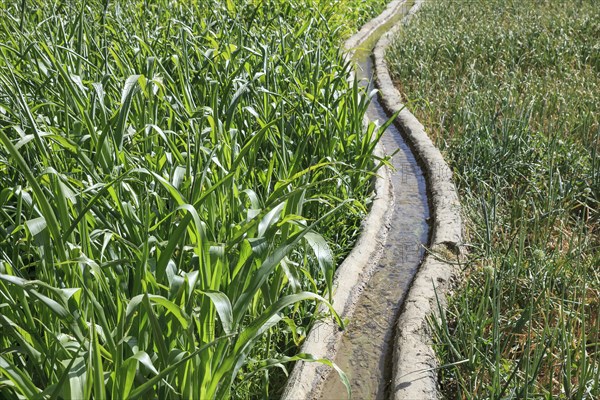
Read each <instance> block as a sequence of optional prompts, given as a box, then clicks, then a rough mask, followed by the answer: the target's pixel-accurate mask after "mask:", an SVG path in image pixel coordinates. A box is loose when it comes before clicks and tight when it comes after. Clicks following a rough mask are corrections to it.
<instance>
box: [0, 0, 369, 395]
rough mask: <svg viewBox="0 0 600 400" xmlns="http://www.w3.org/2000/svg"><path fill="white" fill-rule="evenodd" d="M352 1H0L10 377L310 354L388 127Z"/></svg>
mask: <svg viewBox="0 0 600 400" xmlns="http://www.w3.org/2000/svg"><path fill="white" fill-rule="evenodd" d="M375 3H376V2H368V3H364V4H363V3H360V7H362V9H363V10H364V9H366V8H368V7H371V6H372V5H373V4H375ZM352 4H354V5H355V6H357V5H358V3H352ZM344 5H350V2H319V1H310V0H306V1H302V0H294V1H278V0H271V1H256V0H246V1H222V2H213V1H203V0H199V1H183V0H181V1H178V0H176V1H153V2H148V1H136V2H129V1H109V0H105V1H104V0H102V1H101V0H89V1H83V2H75V1H66V2H65V1H43V0H37V1H36V0H24V1H13V2H3V3H2V5H0V309H1V312H0V397H2V398H5V399H18V398H91V397H93V398H96V399H101V398H112V399H120V398H139V397H151V398H227V397H230V396H231V397H235V398H259V397H260V398H264V397H268V396H272V395H275V394H277V393H278V391H279V390H281V385H282V379H283V376H284V375H285V374H283V373H282V372H281V371H284V370H285V369H286V368H287V367H289V366H290V365H291V363H293V362H294V361H295V360H298V359H310V356H309V355H302V354H298V346H299V345H300V344H301V343H302V341H303V340H304V337H305V334H306V332H307V331H308V329H309V328H310V326H311V324H312V322H313V321H314V320H315V319H316V318H323V317H328V318H331V316H322V315H316V312H315V310H316V306H317V304H318V303H321V302H324V303H326V304H328V303H327V299H329V296H330V295H331V282H332V276H333V273H334V269H335V265H336V262H337V261H339V260H340V259H341V258H342V257H343V256H344V255H345V254H346V253H347V252H348V250H349V249H350V247H351V246H352V244H353V241H354V240H355V238H356V236H357V233H358V231H359V227H360V220H361V218H362V216H363V215H364V213H365V212H366V210H367V208H368V206H369V203H370V196H371V181H372V178H373V176H374V174H375V173H376V167H375V162H374V161H375V160H374V158H373V156H372V150H373V147H374V145H375V143H376V141H377V139H378V137H379V135H380V134H381V132H380V130H379V129H377V128H376V127H375V126H374V125H369V127H368V128H367V129H366V131H365V130H363V125H362V121H363V115H364V113H365V110H366V107H367V104H368V98H367V96H366V94H365V93H364V92H362V91H361V90H359V89H358V88H357V87H356V86H353V85H351V84H350V83H349V82H348V81H347V77H348V76H349V72H350V65H348V64H346V63H344V61H343V57H342V54H341V53H340V50H339V43H340V42H341V40H342V38H343V37H344V35H346V34H347V29H348V26H350V25H349V23H347V22H348V20H347V18H350V15H353V14H352V13H354V12H356V11H355V10H356V9H355V8H353V9H350V8H349V9H348V10H350V11H348V14H347V15H348V16H347V17H344V18H341V17H340V15H339V13H336V12H335V11H336V10H339V9H340V7H343V6H344ZM370 11H371V12H375V11H376V10H375V9H370ZM356 23H357V22H356V20H353V21H352V25H351V26H352V29H354V27H355V26H356V25H354V24H356ZM333 317H336V316H335V315H334V316H333ZM338 323H340V325H343V323H342V321H339V319H338ZM322 362H327V361H322Z"/></svg>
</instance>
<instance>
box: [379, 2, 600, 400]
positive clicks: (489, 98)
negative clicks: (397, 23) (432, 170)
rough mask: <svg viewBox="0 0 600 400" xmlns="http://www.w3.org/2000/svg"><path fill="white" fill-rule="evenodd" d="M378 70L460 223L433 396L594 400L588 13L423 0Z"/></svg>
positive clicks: (597, 323) (595, 287)
mask: <svg viewBox="0 0 600 400" xmlns="http://www.w3.org/2000/svg"><path fill="white" fill-rule="evenodd" d="M387 58H388V62H389V63H390V64H391V66H392V69H393V74H394V78H395V79H396V81H397V84H398V86H399V88H400V90H401V91H402V92H403V93H404V96H405V100H406V101H407V103H408V106H409V108H410V109H411V110H412V111H413V112H414V113H415V114H416V115H417V117H418V118H419V119H420V120H421V122H422V123H423V124H424V125H425V126H426V128H427V130H428V132H429V133H430V134H431V135H432V137H433V138H434V141H435V143H436V144H437V145H438V146H439V147H440V148H441V149H442V151H443V152H444V155H445V157H446V159H447V160H448V162H449V163H450V165H451V167H452V169H453V170H454V173H455V177H456V182H457V185H458V188H459V191H460V196H461V201H462V204H463V208H464V213H465V215H466V217H467V220H468V224H467V230H468V237H469V241H468V243H467V245H468V247H467V250H469V252H470V254H469V257H468V261H467V262H466V263H465V264H464V265H462V268H463V271H464V276H463V278H462V280H461V284H460V287H459V288H458V290H457V291H456V293H455V294H454V295H453V296H452V298H451V299H450V306H449V308H448V310H447V311H446V312H445V313H443V316H442V320H441V323H438V322H433V327H434V333H435V341H436V349H437V353H438V355H439V357H440V359H441V364H442V365H446V367H444V368H442V369H441V370H440V378H441V382H442V387H443V389H444V393H445V395H446V396H447V397H448V398H457V399H500V398H502V399H510V398H546V399H554V398H564V399H595V398H599V397H600V268H599V266H600V251H599V245H600V214H599V211H600V205H599V201H600V157H599V151H600V125H599V122H600V3H598V2H597V0H578V1H563V0H546V1H544V0H535V1H534V0H518V1H515V0H488V1H483V0H470V1H456V0H436V1H427V2H426V3H425V5H424V7H423V9H422V10H421V11H419V13H418V14H417V17H416V18H415V19H413V20H412V21H411V23H410V25H409V26H408V27H406V28H405V29H404V30H403V31H402V32H401V33H400V34H399V36H398V38H397V40H396V42H395V44H394V45H393V46H392V48H391V49H390V50H389V52H388V54H387Z"/></svg>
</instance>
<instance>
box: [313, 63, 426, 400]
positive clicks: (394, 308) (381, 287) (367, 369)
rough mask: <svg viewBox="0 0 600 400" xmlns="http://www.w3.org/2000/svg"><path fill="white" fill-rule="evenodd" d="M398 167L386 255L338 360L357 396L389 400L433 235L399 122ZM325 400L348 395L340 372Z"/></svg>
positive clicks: (374, 108)
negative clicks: (409, 301)
mask: <svg viewBox="0 0 600 400" xmlns="http://www.w3.org/2000/svg"><path fill="white" fill-rule="evenodd" d="M357 56H358V58H359V59H358V60H357V63H358V66H357V75H358V77H359V78H362V79H363V84H364V85H369V91H370V90H371V89H372V87H373V82H372V79H371V78H372V74H373V63H372V60H371V57H370V54H369V53H366V52H365V54H360V53H357ZM368 117H369V119H370V120H371V121H379V124H380V125H381V124H383V123H384V122H385V121H386V120H387V118H388V115H387V114H386V112H385V111H384V109H383V107H382V106H381V104H380V103H379V101H378V100H377V99H375V98H374V99H373V101H372V103H371V106H370V108H369V111H368ZM382 142H383V145H384V147H385V152H386V154H392V153H394V152H395V151H397V152H396V154H395V155H394V156H393V157H392V159H391V164H392V165H393V167H394V168H395V171H392V174H391V180H392V185H393V192H394V197H395V202H394V207H393V216H392V220H391V226H390V230H389V233H388V237H387V241H386V244H385V248H384V251H383V254H382V257H381V259H380V261H379V264H378V266H377V267H376V270H375V272H374V273H373V276H372V277H371V279H370V281H369V283H368V284H367V286H366V288H365V290H364V292H363V294H362V297H361V298H360V300H359V302H358V304H357V307H356V311H355V312H354V314H353V316H352V318H351V320H350V324H349V325H348V327H347V329H346V331H345V332H344V336H343V338H342V342H341V345H340V350H339V352H338V354H337V356H336V359H335V363H336V364H337V365H338V366H339V367H340V368H342V370H344V371H345V372H346V374H347V375H348V378H349V379H350V382H351V385H352V398H353V399H385V398H386V397H387V396H388V395H389V387H388V386H389V384H390V382H391V379H392V355H393V351H392V346H393V339H394V331H395V323H396V320H397V318H398V314H399V311H400V307H401V305H402V302H403V300H404V297H405V296H406V293H407V291H408V288H409V286H410V283H411V282H412V279H413V277H414V275H415V273H416V272H417V270H418V267H419V264H420V262H421V259H422V257H423V253H424V251H423V245H426V244H427V241H428V236H429V225H428V223H427V221H428V220H429V206H428V203H427V193H426V186H425V178H424V175H423V171H422V170H421V168H420V166H419V165H418V163H417V161H416V159H415V157H414V155H413V154H412V151H411V150H410V148H409V146H408V145H407V144H406V143H405V141H404V139H403V138H402V136H401V134H400V131H399V130H398V129H397V128H396V126H395V125H394V124H392V125H390V126H389V128H388V129H387V130H386V132H385V134H384V135H383V137H382ZM321 398H322V399H345V398H346V389H345V387H344V386H343V384H342V383H341V381H340V379H339V377H338V376H337V374H336V373H332V374H330V376H329V378H328V379H327V381H326V382H325V386H324V389H323V392H322V394H321Z"/></svg>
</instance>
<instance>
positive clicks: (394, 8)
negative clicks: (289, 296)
mask: <svg viewBox="0 0 600 400" xmlns="http://www.w3.org/2000/svg"><path fill="white" fill-rule="evenodd" d="M423 1H424V0H415V1H414V2H413V5H412V6H411V7H410V8H409V7H408V6H407V5H406V1H404V0H401V1H392V2H391V3H390V4H389V5H388V7H387V9H386V10H385V11H384V12H383V13H382V14H381V15H379V16H378V17H376V18H374V19H373V20H371V21H370V22H369V23H367V24H366V25H365V26H364V27H363V28H362V29H361V30H360V31H359V32H358V33H356V34H355V35H354V36H352V37H351V38H350V39H349V40H348V41H346V43H345V46H344V47H345V49H346V51H347V57H349V58H351V57H352V56H353V55H354V53H355V51H356V50H357V49H360V48H361V45H362V46H368V47H369V48H370V47H372V46H371V45H370V43H373V42H374V41H375V40H377V39H378V40H377V43H376V45H375V47H374V50H373V53H372V57H373V58H372V61H370V60H367V62H366V63H363V65H362V67H363V73H364V72H365V71H366V72H367V73H369V72H370V68H371V66H374V72H375V74H374V75H375V82H376V84H377V87H378V89H379V91H380V92H379V93H380V98H379V101H378V102H375V103H376V104H375V106H374V107H375V108H376V109H378V110H376V111H378V112H379V115H380V114H381V113H382V112H385V113H387V114H388V115H392V114H394V113H395V112H398V111H400V113H399V115H398V117H397V118H396V119H395V121H394V125H395V127H396V129H397V130H398V131H400V134H401V136H402V141H398V143H397V145H398V146H399V147H400V149H401V151H400V152H399V153H403V154H405V155H406V157H408V159H400V160H398V161H395V160H392V164H396V169H395V171H389V170H388V169H387V168H382V169H380V174H379V177H378V178H377V179H376V180H375V192H376V198H375V200H374V202H373V204H372V208H371V210H370V212H369V214H368V215H367V217H366V219H365V221H364V223H363V229H362V233H361V235H360V237H359V240H358V241H357V244H356V246H355V247H354V248H353V250H352V251H351V252H350V254H349V255H348V257H347V258H346V259H345V260H344V262H343V263H342V264H341V265H340V267H339V268H338V270H337V272H336V277H335V281H334V285H335V288H336V291H335V293H334V296H333V302H334V303H333V306H334V308H335V309H336V311H337V312H338V313H339V314H340V316H341V317H342V318H350V320H351V321H353V319H356V321H355V324H354V325H355V326H356V329H355V330H353V328H352V326H353V325H352V322H351V324H350V326H349V328H348V329H346V331H340V330H339V329H338V327H337V326H336V325H335V324H334V323H333V321H330V320H323V321H320V322H319V323H317V324H316V325H315V326H314V327H313V328H312V329H311V331H310V332H309V334H308V335H307V338H306V341H305V343H304V345H303V346H302V349H301V352H303V353H309V354H312V355H313V356H314V357H315V359H324V358H325V359H329V360H335V361H336V363H338V364H342V363H344V362H346V361H347V362H348V366H347V368H349V369H350V370H351V371H350V372H349V373H348V374H349V375H350V378H351V381H352V386H353V392H354V393H353V397H354V398H357V399H358V398H365V397H367V398H386V399H387V398H393V399H396V400H400V399H407V400H408V399H411V400H412V399H437V398H439V397H440V396H439V391H438V386H437V372H436V367H437V366H438V364H437V359H436V357H435V353H434V352H433V349H432V347H431V332H430V329H429V326H428V323H427V318H428V317H430V316H433V317H437V313H438V301H439V304H440V305H441V306H442V307H445V305H446V300H445V298H446V294H447V293H448V292H449V291H450V290H451V288H452V286H453V282H454V281H455V280H456V278H457V276H458V273H459V270H458V268H457V265H459V264H460V262H461V261H462V259H463V250H462V249H463V247H462V244H463V226H462V218H461V209H460V203H459V200H458V195H457V192H456V188H455V186H454V183H453V181H452V172H451V170H450V169H449V167H448V165H447V164H446V162H445V161H444V159H443V157H442V155H441V153H440V151H439V150H438V149H437V148H436V147H435V146H434V145H433V143H432V141H431V140H430V139H429V137H428V136H427V133H426V132H425V128H424V127H423V125H422V124H421V123H419V121H418V120H417V119H416V118H415V116H414V115H413V114H412V113H411V112H410V111H408V109H406V108H404V105H403V104H402V101H401V96H400V93H399V92H398V91H397V89H396V88H395V87H394V85H393V82H392V79H391V77H390V74H389V70H388V67H387V65H386V63H385V60H384V54H385V50H386V48H387V47H388V46H389V44H390V42H391V40H392V38H393V37H394V35H395V33H396V32H397V31H398V30H399V29H401V28H402V26H403V25H404V24H406V23H408V21H409V20H410V18H411V17H412V16H413V15H414V13H415V12H417V10H418V9H419V8H420V7H421V5H422V4H423ZM391 25H393V27H391V29H389V28H390V26H391ZM382 31H384V32H385V33H384V34H383V35H381V38H377V37H376V36H379V35H380V34H381V33H382ZM369 50H370V49H369ZM369 55H370V52H367V53H365V55H364V57H363V58H365V59H367V58H368V57H369ZM369 117H370V118H373V115H372V113H370V115H369ZM375 117H377V115H375ZM380 122H383V121H380ZM387 134H388V133H387V132H386V135H387ZM392 139H393V138H391V139H390V138H389V135H388V139H386V136H385V135H384V138H383V139H382V142H384V143H380V145H378V146H377V148H376V152H377V154H378V155H382V154H384V153H385V149H384V148H383V146H382V144H383V145H386V148H387V149H388V150H389V152H390V153H391V152H393V151H394V150H395V149H394V148H389V146H393V145H394V142H393V140H392ZM411 157H412V158H411ZM398 162H399V163H400V166H401V167H403V166H405V165H408V166H411V165H412V166H413V167H410V168H411V171H412V174H410V175H409V176H411V177H412V178H407V175H406V171H402V170H400V175H399V171H398V164H397V163H398ZM407 163H408V164H407ZM410 179H413V180H415V181H416V186H415V182H412V183H411V185H412V186H413V187H416V189H414V193H412V194H411V193H410V190H411V189H409V193H408V194H407V193H404V194H402V193H403V191H402V189H403V188H402V185H405V186H406V185H408V184H409V183H410V182H409V180H410ZM409 186H410V185H409ZM406 187H408V186H406ZM402 196H404V197H402ZM407 196H408V197H407ZM411 202H412V204H407V203H411ZM403 207H404V208H403ZM406 210H408V211H406ZM410 210H414V211H410ZM410 218H413V220H412V221H413V222H412V225H410V224H411V223H408V225H407V222H406V221H409V220H410ZM415 218H416V219H415ZM417 219H419V221H420V222H414V221H417ZM427 221H428V222H427ZM402 222H404V225H403V224H402ZM415 224H416V225H415ZM419 224H420V225H419ZM417 225H418V226H417ZM410 226H417V227H416V228H412V229H410V228H408V227H410ZM419 226H420V227H421V228H419ZM423 227H425V228H423ZM423 229H425V231H424V232H423ZM399 238H400V239H399ZM401 238H410V239H409V240H403V239H401ZM407 243H410V245H411V246H412V245H413V244H414V243H416V244H417V245H418V244H419V243H422V244H423V246H420V247H421V249H422V250H423V251H421V250H415V251H413V253H412V254H413V255H414V254H416V255H418V259H417V260H414V261H413V264H414V265H415V267H414V268H413V269H412V270H411V268H412V267H411V266H410V262H409V263H408V264H407V265H406V266H405V267H403V268H404V272H402V273H401V275H400V276H397V275H393V273H392V275H385V274H384V275H382V273H381V272H380V270H381V269H385V266H386V265H387V266H388V267H389V265H392V264H393V265H394V266H397V265H400V264H403V263H404V261H405V260H399V258H405V255H406V247H404V248H403V246H406V244H407ZM388 270H389V268H388ZM394 273H395V272H394ZM396 278H397V279H396ZM381 281H383V282H384V284H383V287H384V290H381V289H377V288H378V287H380V286H379V285H381ZM394 284H397V288H396V289H394V293H393V294H392V295H391V296H389V290H390V288H394V287H395V286H394ZM363 292H364V293H363ZM378 296H380V297H378ZM369 297H370V300H369ZM373 297H375V298H373ZM389 297H393V298H394V300H392V301H391V303H390V302H389ZM364 299H367V300H364ZM365 310H366V312H365ZM361 314H362V316H361ZM377 316H380V317H381V318H382V319H384V321H383V322H381V321H378V320H377ZM369 323H371V325H369ZM361 326H362V328H361ZM361 329H362V330H361ZM378 337H380V339H381V340H383V341H384V342H383V343H384V344H382V345H377V346H379V350H380V351H381V354H373V353H377V351H376V350H377V349H376V348H375V349H374V348H373V343H375V342H377V340H380V339H377V338H378ZM369 354H370V355H371V357H370V358H371V359H370V360H369V359H365V360H364V362H362V361H361V357H362V356H363V355H365V357H366V358H369V357H367V355H369ZM369 362H371V363H373V362H375V363H377V365H376V367H375V368H373V367H372V366H369V365H368V363H369ZM347 368H344V366H342V369H344V370H347ZM282 398H284V399H289V400H300V399H316V398H324V399H333V398H335V399H340V398H345V389H344V388H343V386H342V385H341V383H340V382H339V378H338V377H337V373H336V372H335V371H333V369H332V368H330V367H327V366H324V365H323V364H320V363H316V362H306V361H300V362H297V363H296V365H295V366H294V369H293V370H292V373H291V375H290V378H289V380H288V383H287V385H286V388H285V391H284V394H283V397H282Z"/></svg>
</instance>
